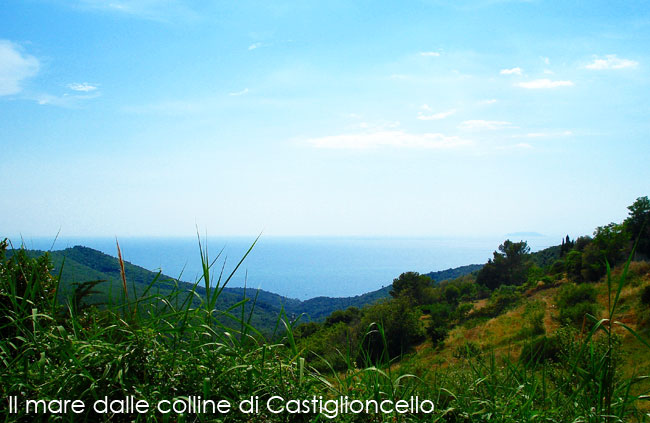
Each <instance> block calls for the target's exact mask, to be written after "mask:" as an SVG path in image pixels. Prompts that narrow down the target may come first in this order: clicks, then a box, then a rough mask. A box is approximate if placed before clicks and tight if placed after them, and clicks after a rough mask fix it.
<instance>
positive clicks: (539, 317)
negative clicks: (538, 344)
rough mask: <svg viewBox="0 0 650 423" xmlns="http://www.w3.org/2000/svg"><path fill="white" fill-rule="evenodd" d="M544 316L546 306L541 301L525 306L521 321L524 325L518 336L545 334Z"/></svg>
mask: <svg viewBox="0 0 650 423" xmlns="http://www.w3.org/2000/svg"><path fill="white" fill-rule="evenodd" d="M545 315H546V304H545V303H544V302H543V301H535V302H531V303H528V304H526V309H525V310H524V314H523V316H522V317H523V320H524V324H523V327H522V328H521V331H519V334H520V336H522V337H529V336H537V335H542V334H544V333H546V328H545V327H544V316H545Z"/></svg>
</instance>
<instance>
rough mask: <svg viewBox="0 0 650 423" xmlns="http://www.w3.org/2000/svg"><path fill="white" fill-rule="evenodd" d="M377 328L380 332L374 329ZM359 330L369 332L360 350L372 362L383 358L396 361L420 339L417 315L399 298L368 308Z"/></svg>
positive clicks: (420, 331)
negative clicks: (365, 352)
mask: <svg viewBox="0 0 650 423" xmlns="http://www.w3.org/2000/svg"><path fill="white" fill-rule="evenodd" d="M379 326H381V328H382V329H381V331H380V330H378V329H377V328H378V327H379ZM361 327H362V328H368V329H369V331H368V333H367V335H366V337H365V339H364V340H363V346H364V349H365V350H366V351H367V353H368V355H369V357H370V358H371V359H372V360H377V359H379V358H380V357H382V355H383V354H388V358H395V357H399V356H400V355H402V354H404V353H406V352H407V351H409V350H410V349H411V347H413V346H414V345H415V344H416V343H417V342H420V341H422V339H423V338H424V328H423V326H422V323H421V322H420V311H419V310H417V309H416V308H413V307H411V303H410V302H409V301H407V300H406V299H403V298H399V299H395V300H392V301H384V302H382V303H379V304H375V305H372V306H370V307H368V308H367V309H366V310H365V312H364V314H363V317H362V319H361Z"/></svg>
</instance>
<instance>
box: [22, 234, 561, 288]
mask: <svg viewBox="0 0 650 423" xmlns="http://www.w3.org/2000/svg"><path fill="white" fill-rule="evenodd" d="M510 238H511V239H513V240H520V239H521V237H510ZM504 239H506V238H505V237H501V238H382V237H376V238H373V237H367V238H363V237H273V236H262V237H261V238H260V239H259V240H258V242H257V244H256V245H255V246H254V248H253V249H252V251H251V252H250V254H249V255H248V257H247V258H246V259H245V260H244V262H243V263H242V265H241V266H240V267H239V269H238V270H237V272H236V273H235V276H234V277H233V279H232V280H231V282H230V285H229V286H233V287H241V286H244V284H246V286H248V287H250V288H261V289H264V290H266V291H271V292H274V293H277V294H280V295H284V296H286V297H290V298H298V299H302V300H304V299H308V298H313V297H317V296H329V297H347V296H354V295H360V294H363V293H366V292H369V291H374V290H376V289H379V288H382V287H384V286H386V285H389V284H391V283H392V281H393V279H394V278H396V277H398V276H399V275H400V274H401V273H403V272H407V271H415V272H420V273H428V272H431V271H438V270H445V269H448V268H453V267H458V266H463V265H466V264H475V263H476V264H482V263H485V262H486V261H487V260H488V259H489V258H491V257H492V252H493V251H494V250H496V249H497V248H498V246H499V244H500V243H502V242H503V240H504ZM524 239H525V238H524ZM254 241H255V237H234V238H216V237H215V238H208V239H207V242H206V240H205V239H204V240H202V243H203V246H204V248H205V246H206V244H207V247H208V254H209V258H210V260H214V259H215V258H217V255H218V254H219V253H220V252H221V255H220V256H219V258H218V259H217V260H216V261H215V263H214V265H213V270H214V272H215V273H216V274H218V273H219V272H220V271H221V268H222V267H224V265H225V267H224V269H225V270H224V272H225V274H229V273H230V272H232V270H233V269H234V268H235V266H236V265H237V263H238V262H239V260H240V259H241V258H242V257H243V256H244V254H245V253H246V251H247V250H248V249H249V247H250V246H251V245H252V244H253V242H254ZM527 241H528V245H529V246H530V247H531V249H532V250H533V251H537V250H540V249H543V248H546V247H549V246H551V245H558V244H559V243H560V241H561V239H560V238H556V237H553V238H550V237H544V236H535V237H531V238H529V239H527ZM23 242H24V244H25V246H26V248H30V249H40V250H49V249H51V247H52V243H53V238H25V239H23ZM119 242H120V247H121V250H122V256H123V258H124V260H126V261H129V262H131V263H133V264H135V265H138V266H142V267H144V268H146V269H149V270H154V271H157V270H161V271H162V272H163V273H164V274H166V275H168V276H172V277H176V278H180V279H181V280H184V281H188V282H194V281H196V280H197V278H198V277H199V276H200V274H201V261H200V254H199V243H198V240H197V238H121V239H119ZM14 245H20V241H19V242H18V243H16V242H15V240H14ZM75 245H83V246H86V247H91V248H94V249H97V250H100V251H103V252H104V253H106V254H110V255H112V256H117V250H116V246H115V239H114V238H66V237H63V238H58V239H57V240H56V241H55V242H54V247H53V248H52V249H53V250H60V249H64V248H68V247H72V246H75Z"/></svg>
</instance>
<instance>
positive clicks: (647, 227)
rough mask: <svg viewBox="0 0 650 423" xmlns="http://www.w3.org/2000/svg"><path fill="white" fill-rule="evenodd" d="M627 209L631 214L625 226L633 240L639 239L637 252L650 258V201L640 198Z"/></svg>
mask: <svg viewBox="0 0 650 423" xmlns="http://www.w3.org/2000/svg"><path fill="white" fill-rule="evenodd" d="M627 209H628V210H629V211H630V213H629V216H628V217H627V219H625V221H624V222H623V226H624V227H625V230H626V232H627V233H628V234H629V236H630V237H631V238H632V239H637V238H638V243H637V247H636V251H637V252H639V253H642V254H645V255H646V256H650V200H649V199H648V197H647V196H645V197H639V198H637V199H636V201H635V202H634V203H633V204H632V205H630V206H629V207H628V208H627Z"/></svg>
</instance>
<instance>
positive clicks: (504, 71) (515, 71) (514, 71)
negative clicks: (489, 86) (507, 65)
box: [499, 67, 522, 75]
mask: <svg viewBox="0 0 650 423" xmlns="http://www.w3.org/2000/svg"><path fill="white" fill-rule="evenodd" d="M521 72H522V70H521V68H520V67H516V68H512V69H501V72H499V73H500V74H501V75H521Z"/></svg>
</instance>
